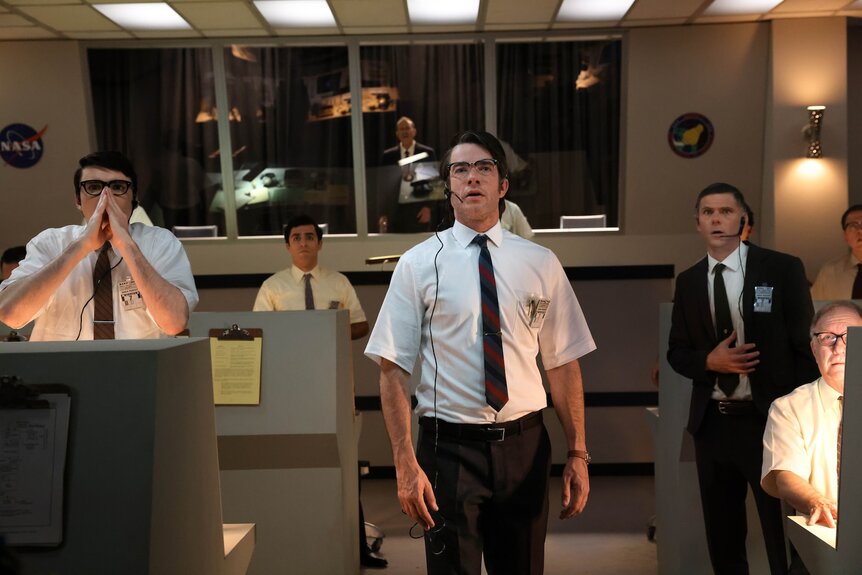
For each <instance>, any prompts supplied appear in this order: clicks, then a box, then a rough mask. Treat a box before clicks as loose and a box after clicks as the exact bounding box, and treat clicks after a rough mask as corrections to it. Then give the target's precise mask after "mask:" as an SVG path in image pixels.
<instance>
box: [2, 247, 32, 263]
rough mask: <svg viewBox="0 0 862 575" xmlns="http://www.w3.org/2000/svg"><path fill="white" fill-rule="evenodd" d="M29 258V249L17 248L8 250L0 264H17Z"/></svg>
mask: <svg viewBox="0 0 862 575" xmlns="http://www.w3.org/2000/svg"><path fill="white" fill-rule="evenodd" d="M26 256H27V248H26V247H24V246H15V247H11V248H9V249H7V250H6V251H5V252H3V255H2V256H0V264H17V263H18V262H20V261H21V260H23V259H24V258H25V257H26Z"/></svg>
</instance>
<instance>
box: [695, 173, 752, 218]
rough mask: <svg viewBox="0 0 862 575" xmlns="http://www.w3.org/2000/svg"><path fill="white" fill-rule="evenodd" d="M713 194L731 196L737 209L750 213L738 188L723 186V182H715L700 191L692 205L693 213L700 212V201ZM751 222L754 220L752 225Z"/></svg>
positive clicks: (728, 185)
mask: <svg viewBox="0 0 862 575" xmlns="http://www.w3.org/2000/svg"><path fill="white" fill-rule="evenodd" d="M714 194H733V199H735V200H736V203H737V204H739V207H741V208H742V209H744V210H746V212H748V213H751V211H750V210H751V208H749V207H748V203H747V202H746V201H745V196H743V195H742V192H740V191H739V188H737V187H736V186H732V185H730V184H725V183H724V182H716V183H714V184H710V185H708V186H707V187H705V188H704V189H702V190H701V191H700V193H699V194H698V195H697V201H696V202H695V203H694V212H695V213H697V212H698V211H699V210H700V200H702V199H703V198H705V197H706V196H711V195H714ZM753 222H754V220H752V223H753Z"/></svg>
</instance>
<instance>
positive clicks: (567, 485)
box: [365, 131, 596, 575]
mask: <svg viewBox="0 0 862 575" xmlns="http://www.w3.org/2000/svg"><path fill="white" fill-rule="evenodd" d="M441 177H442V178H443V180H444V181H445V182H446V185H447V192H448V193H449V204H450V206H451V208H452V209H453V211H454V215H455V224H454V226H453V227H452V228H450V229H447V230H445V231H443V232H440V233H439V235H435V236H434V237H431V238H429V239H428V240H426V241H424V242H423V243H421V244H419V245H418V246H416V247H414V248H413V249H411V250H409V251H408V252H407V253H405V254H404V256H402V258H401V260H400V261H399V263H398V266H397V267H396V269H395V272H394V274H393V277H392V281H391V283H390V286H389V290H388V292H387V294H386V299H385V300H384V302H383V306H382V308H381V310H380V315H379V316H378V318H377V321H376V323H375V326H374V330H373V332H372V334H371V338H370V340H369V343H368V346H367V348H366V350H365V353H366V355H368V356H369V357H370V358H371V359H373V360H374V361H376V362H378V363H379V364H380V370H381V374H380V395H381V403H382V407H383V415H384V419H385V421H386V427H387V430H388V432H389V436H390V441H391V443H392V451H393V458H394V462H395V468H396V474H397V480H398V497H399V500H400V503H401V508H402V510H403V511H404V512H405V513H406V514H408V515H409V516H410V517H412V518H413V519H415V520H416V521H417V522H418V523H419V524H420V525H422V526H423V527H424V528H425V529H426V537H425V544H426V563H427V566H428V572H429V573H432V574H435V573H453V572H457V573H469V574H475V575H478V574H479V573H480V571H481V564H482V560H483V558H484V563H485V566H486V568H487V572H488V573H489V574H490V575H494V574H495V573H519V574H527V573H541V572H542V569H543V561H544V540H545V533H546V530H547V514H548V475H549V471H550V462H551V454H550V442H549V440H548V436H547V432H546V430H545V427H544V425H543V423H542V410H543V409H544V408H545V407H546V406H547V402H546V392H545V389H544V387H543V385H542V378H541V373H540V370H539V367H538V365H537V362H536V356H537V355H539V354H540V355H541V358H542V364H543V366H544V368H545V371H546V374H547V377H548V381H549V383H550V391H551V396H552V398H553V402H554V408H555V409H556V412H557V415H558V417H559V419H560V421H561V423H562V425H563V430H564V431H565V435H566V440H567V442H568V448H569V454H568V460H567V463H566V466H565V469H564V472H563V493H562V507H563V508H562V511H561V513H560V516H561V517H562V518H567V517H572V516H574V515H577V514H579V513H580V512H581V511H582V510H583V509H584V506H585V505H586V502H587V495H588V492H589V479H588V475H587V463H588V461H589V455H588V454H587V450H586V440H585V437H584V404H583V384H582V380H581V372H580V366H579V363H578V359H579V358H580V357H582V356H583V355H585V354H587V353H589V352H590V351H592V350H594V349H595V347H596V346H595V344H594V343H593V339H592V336H591V335H590V331H589V328H588V327H587V323H586V320H585V319H584V316H583V314H582V312H581V308H580V305H579V304H578V300H577V298H576V297H575V294H574V292H573V291H572V287H571V284H570V283H569V280H568V279H567V278H566V275H565V272H564V271H563V268H562V266H561V265H560V263H559V261H558V260H557V258H556V256H554V254H553V253H552V252H551V251H550V250H548V249H546V248H543V247H541V246H538V245H536V244H534V243H532V242H530V241H527V240H525V239H522V238H520V237H518V236H516V235H514V234H511V233H509V232H506V231H504V230H503V229H502V228H501V226H500V221H499V217H500V204H501V203H502V201H503V196H505V194H506V191H507V189H508V185H509V181H508V179H507V169H506V160H505V153H504V151H503V149H502V147H501V146H500V143H499V141H498V140H497V139H496V138H495V137H494V136H492V135H491V134H488V133H486V132H473V131H468V132H464V133H463V134H460V135H459V136H458V137H456V139H455V144H454V146H453V147H452V148H451V149H450V150H449V151H448V152H447V153H446V155H445V156H444V161H443V163H442V164H441ZM483 236H484V239H483ZM485 249H487V253H488V256H489V259H490V260H491V263H492V267H493V269H489V268H488V267H487V266H486V267H482V266H483V264H482V263H480V259H481V258H483V257H485V256H484V254H485V253H486V252H485ZM480 268H481V271H480ZM480 276H481V277H480ZM491 280H493V282H492V281H491ZM493 284H495V285H494V288H495V290H494V289H492V288H491V287H490V286H491V285H493ZM480 290H485V296H487V297H483V295H482V293H480ZM489 290H490V291H496V298H497V306H496V307H497V308H498V309H496V310H495V309H493V308H494V307H495V306H493V305H491V304H489V301H490V300H489V299H488V298H489V297H490V296H489ZM495 316H496V317H498V319H497V320H496V322H495V320H494V317H495ZM495 323H496V325H494V324H495ZM489 326H490V327H489ZM500 355H502V361H501V359H500ZM417 358H418V359H419V360H420V362H421V371H422V375H421V381H420V382H419V385H418V387H417V389H416V397H417V399H418V405H417V408H416V412H417V415H418V416H419V421H420V439H419V445H418V448H417V450H416V451H415V452H414V449H413V444H412V441H411V432H410V411H411V406H410V390H409V382H410V373H411V371H412V370H413V367H414V364H415V362H416V360H417ZM489 362H490V364H489ZM501 380H502V382H501Z"/></svg>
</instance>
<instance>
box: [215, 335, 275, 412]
mask: <svg viewBox="0 0 862 575" xmlns="http://www.w3.org/2000/svg"><path fill="white" fill-rule="evenodd" d="M262 342H263V338H262V337H255V338H254V339H251V340H239V339H219V338H216V337H211V338H210V353H211V355H212V371H213V399H214V400H215V404H216V405H259V404H260V360H261V347H262Z"/></svg>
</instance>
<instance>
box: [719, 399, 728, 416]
mask: <svg viewBox="0 0 862 575" xmlns="http://www.w3.org/2000/svg"><path fill="white" fill-rule="evenodd" d="M728 407H729V402H727V401H719V402H718V412H719V413H720V414H722V415H728V413H730V412H729V411H728V409H727V408H728Z"/></svg>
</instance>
